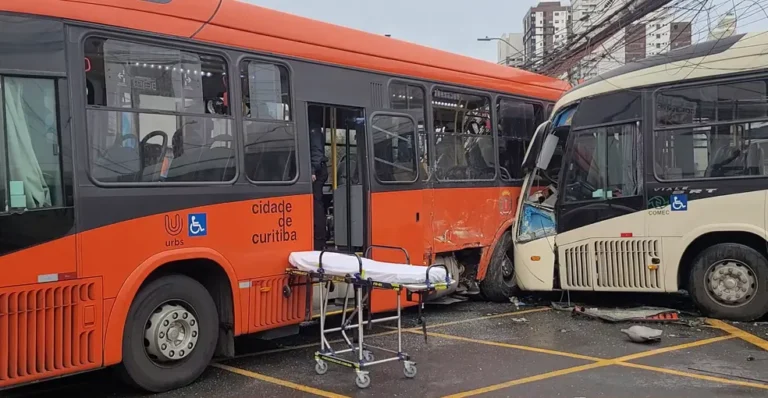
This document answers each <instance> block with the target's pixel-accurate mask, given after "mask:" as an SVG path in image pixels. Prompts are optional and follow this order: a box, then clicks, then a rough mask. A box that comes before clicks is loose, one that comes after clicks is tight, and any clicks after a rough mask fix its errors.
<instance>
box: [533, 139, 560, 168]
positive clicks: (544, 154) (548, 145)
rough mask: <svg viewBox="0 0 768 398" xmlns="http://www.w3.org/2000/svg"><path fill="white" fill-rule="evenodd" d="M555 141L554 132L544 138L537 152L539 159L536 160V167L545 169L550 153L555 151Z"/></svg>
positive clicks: (550, 156)
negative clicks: (539, 150)
mask: <svg viewBox="0 0 768 398" xmlns="http://www.w3.org/2000/svg"><path fill="white" fill-rule="evenodd" d="M557 141H558V138H557V136H556V135H554V134H550V135H548V136H547V139H546V140H544V145H542V147H541V152H539V159H538V161H537V162H536V167H537V168H539V169H544V170H546V169H547V167H548V166H549V161H550V160H552V155H553V154H554V153H555V148H557Z"/></svg>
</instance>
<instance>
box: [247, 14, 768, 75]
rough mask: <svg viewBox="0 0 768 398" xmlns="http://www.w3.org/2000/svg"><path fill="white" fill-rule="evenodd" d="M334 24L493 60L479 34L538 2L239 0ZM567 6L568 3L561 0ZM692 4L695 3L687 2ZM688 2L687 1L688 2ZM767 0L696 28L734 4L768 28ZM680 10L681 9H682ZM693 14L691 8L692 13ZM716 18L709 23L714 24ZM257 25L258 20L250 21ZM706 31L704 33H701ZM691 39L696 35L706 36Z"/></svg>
mask: <svg viewBox="0 0 768 398" xmlns="http://www.w3.org/2000/svg"><path fill="white" fill-rule="evenodd" d="M241 1H246V2H250V3H254V4H257V5H260V6H264V7H267V8H272V9H275V10H280V11H284V12H289V13H291V14H296V15H301V16H304V17H309V18H313V19H318V20H321V21H325V22H330V23H333V24H337V25H343V26H347V27H350V28H355V29H360V30H365V31H368V32H371V33H375V34H381V35H384V34H391V35H392V37H394V38H398V39H401V40H407V41H411V42H414V43H419V44H422V45H425V46H429V47H434V48H439V49H441V50H446V51H450V52H454V53H459V54H464V55H467V56H470V57H475V58H480V59H484V60H487V61H491V62H496V61H497V59H496V58H497V51H496V46H497V42H478V41H477V38H478V37H485V36H490V37H499V36H501V35H502V34H503V33H509V32H522V31H523V17H524V16H525V13H526V12H527V11H528V9H529V8H530V7H531V6H534V5H536V4H538V3H539V1H538V0H470V1H466V2H458V1H456V0H241ZM561 3H562V4H570V1H561ZM690 3H693V2H690ZM690 3H689V4H690ZM761 3H762V4H763V7H765V5H766V4H768V0H713V1H712V2H711V3H709V4H710V5H713V6H715V7H716V9H715V10H711V11H710V13H709V16H710V18H707V17H706V16H705V15H703V14H701V17H700V18H699V21H698V23H695V25H694V32H697V31H698V32H703V31H704V29H706V28H705V27H706V26H707V25H708V22H707V19H719V18H713V17H718V16H719V15H723V14H724V11H725V8H732V7H733V6H736V7H737V14H738V15H739V17H740V20H739V23H738V32H739V33H743V32H748V31H757V30H768V11H766V10H764V9H760V4H761ZM680 12H683V11H680ZM693 14H695V10H694V11H690V15H691V16H692V15H693ZM715 22H716V21H712V22H710V23H712V24H713V25H714V23H715ZM254 23H258V21H254ZM704 33H705V32H704ZM699 36H700V37H698V38H697V37H694V42H695V41H697V39H701V37H704V39H706V37H705V36H706V34H701V35H699Z"/></svg>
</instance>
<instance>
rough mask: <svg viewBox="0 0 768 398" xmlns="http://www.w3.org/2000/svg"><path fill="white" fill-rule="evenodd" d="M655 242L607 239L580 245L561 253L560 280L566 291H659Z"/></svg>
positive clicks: (658, 248)
mask: <svg viewBox="0 0 768 398" xmlns="http://www.w3.org/2000/svg"><path fill="white" fill-rule="evenodd" d="M660 251H661V250H660V243H659V241H658V240H656V239H607V240H593V241H590V242H589V243H580V244H576V245H573V246H570V247H565V248H564V249H563V250H562V252H561V253H562V259H561V266H560V280H561V285H562V287H563V289H568V290H618V291H621V290H633V291H661V290H663V285H662V281H661V275H660V272H659V269H658V268H657V269H652V268H650V267H649V265H651V259H652V258H659V256H660Z"/></svg>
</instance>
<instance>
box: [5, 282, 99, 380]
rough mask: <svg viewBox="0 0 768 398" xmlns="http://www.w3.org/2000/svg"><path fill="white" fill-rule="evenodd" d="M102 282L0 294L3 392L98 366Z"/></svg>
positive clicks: (60, 284) (24, 288) (17, 289)
mask: <svg viewBox="0 0 768 398" xmlns="http://www.w3.org/2000/svg"><path fill="white" fill-rule="evenodd" d="M101 336H102V301H101V284H100V282H99V280H90V281H88V280H74V281H67V282H57V283H49V284H38V285H30V286H21V287H13V288H3V289H0V387H4V386H8V385H11V384H17V383H24V382H28V381H33V380H37V379H42V378H47V377H53V376H58V375H62V374H66V373H73V372H78V371H82V370H86V369H92V368H96V367H99V366H100V365H101V363H102V355H101V354H102V345H101Z"/></svg>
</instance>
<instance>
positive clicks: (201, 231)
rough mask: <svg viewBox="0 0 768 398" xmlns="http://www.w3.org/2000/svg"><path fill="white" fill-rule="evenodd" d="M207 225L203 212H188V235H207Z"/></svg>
mask: <svg viewBox="0 0 768 398" xmlns="http://www.w3.org/2000/svg"><path fill="white" fill-rule="evenodd" d="M207 228H208V225H207V222H206V219H205V213H197V214H189V215H188V217H187V231H189V236H206V235H208V230H207Z"/></svg>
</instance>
